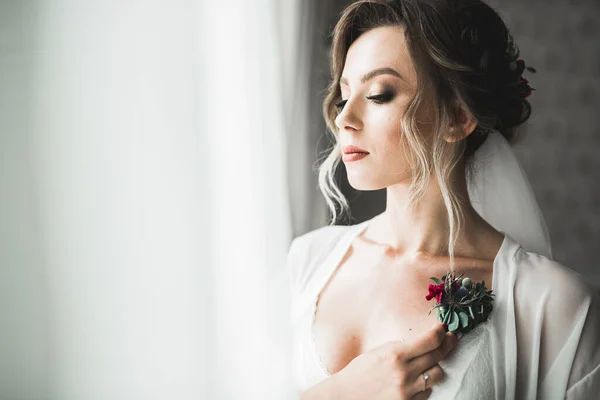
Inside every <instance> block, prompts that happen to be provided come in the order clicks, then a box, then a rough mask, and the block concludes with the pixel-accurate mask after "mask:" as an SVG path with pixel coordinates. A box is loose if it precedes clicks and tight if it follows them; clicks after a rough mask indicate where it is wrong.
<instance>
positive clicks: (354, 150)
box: [343, 145, 369, 154]
mask: <svg viewBox="0 0 600 400" xmlns="http://www.w3.org/2000/svg"><path fill="white" fill-rule="evenodd" d="M343 152H344V154H354V153H360V154H369V152H368V151H366V150H363V149H361V148H360V147H356V146H354V145H349V146H344V148H343Z"/></svg>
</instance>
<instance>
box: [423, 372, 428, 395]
mask: <svg viewBox="0 0 600 400" xmlns="http://www.w3.org/2000/svg"><path fill="white" fill-rule="evenodd" d="M427 379H429V375H427V372H423V391H426V390H427Z"/></svg>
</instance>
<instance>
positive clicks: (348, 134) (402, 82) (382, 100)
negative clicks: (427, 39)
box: [335, 27, 426, 190]
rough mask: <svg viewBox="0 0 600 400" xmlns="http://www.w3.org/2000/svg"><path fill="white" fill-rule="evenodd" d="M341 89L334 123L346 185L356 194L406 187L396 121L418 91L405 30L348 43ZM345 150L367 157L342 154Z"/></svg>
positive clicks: (407, 175)
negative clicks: (355, 149) (353, 149)
mask: <svg viewBox="0 0 600 400" xmlns="http://www.w3.org/2000/svg"><path fill="white" fill-rule="evenodd" d="M340 89H341V94H342V101H341V103H340V104H339V106H340V107H341V106H342V105H343V108H341V109H340V114H339V115H338V116H337V118H336V119H335V124H336V126H337V128H338V142H339V144H340V146H341V150H342V161H343V162H344V164H345V165H346V170H347V173H348V181H349V183H350V184H351V185H352V187H354V188H355V189H357V190H377V189H382V188H385V187H388V186H391V185H394V184H397V183H401V182H407V180H408V179H409V178H410V166H409V165H408V161H407V158H406V156H405V154H404V150H403V148H402V147H401V146H400V138H401V136H402V128H401V126H400V120H401V118H402V115H403V114H404V112H405V110H406V107H407V105H408V103H409V101H410V100H411V99H412V98H413V96H414V94H415V92H416V89H417V76H416V71H415V68H414V65H413V62H412V60H411V57H410V54H409V52H408V48H407V45H406V42H405V39H404V29H403V28H402V27H380V28H376V29H372V30H370V31H367V32H365V33H364V34H362V35H361V36H360V37H359V38H358V39H357V40H356V41H355V42H354V43H352V45H351V46H350V49H349V50H348V54H347V56H346V64H345V65H344V70H343V72H342V78H341V84H340ZM421 114H424V113H422V112H421V111H420V112H419V115H420V117H419V118H418V120H419V122H420V123H422V122H424V121H423V119H424V118H423V116H421ZM425 114H426V113H425ZM420 129H421V128H420ZM349 145H354V146H356V147H359V148H360V149H362V150H365V151H367V152H368V153H369V154H368V155H366V156H364V157H362V158H360V156H358V155H354V156H351V155H349V154H344V152H345V150H346V146H349ZM353 159H354V160H353Z"/></svg>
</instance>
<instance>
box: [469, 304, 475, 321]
mask: <svg viewBox="0 0 600 400" xmlns="http://www.w3.org/2000/svg"><path fill="white" fill-rule="evenodd" d="M469 314H471V318H473V319H475V315H474V314H473V308H471V306H469Z"/></svg>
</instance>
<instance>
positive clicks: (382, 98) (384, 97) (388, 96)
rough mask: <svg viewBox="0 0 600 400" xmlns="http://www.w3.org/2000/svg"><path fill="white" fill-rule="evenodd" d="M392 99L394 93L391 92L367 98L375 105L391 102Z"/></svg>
mask: <svg viewBox="0 0 600 400" xmlns="http://www.w3.org/2000/svg"><path fill="white" fill-rule="evenodd" d="M393 98H394V93H392V92H384V93H382V94H376V95H373V96H369V97H367V99H369V100H371V101H372V102H374V103H377V104H382V103H387V102H388V101H390V100H392V99H393Z"/></svg>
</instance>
